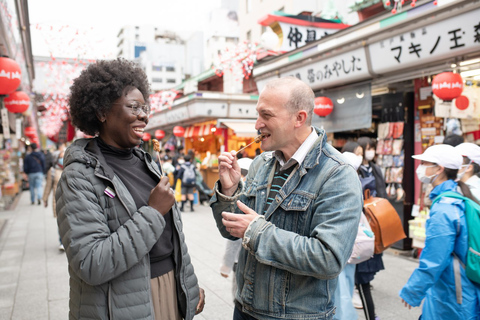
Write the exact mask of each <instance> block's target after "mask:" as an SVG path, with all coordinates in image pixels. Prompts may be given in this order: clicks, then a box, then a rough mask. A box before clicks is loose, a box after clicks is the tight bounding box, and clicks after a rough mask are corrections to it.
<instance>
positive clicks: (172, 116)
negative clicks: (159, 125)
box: [165, 107, 190, 123]
mask: <svg viewBox="0 0 480 320" xmlns="http://www.w3.org/2000/svg"><path fill="white" fill-rule="evenodd" d="M165 118H166V120H167V123H177V122H180V121H182V120H187V119H189V118H190V117H189V115H188V110H187V107H180V108H172V110H169V111H168V112H167V113H166V114H165Z"/></svg>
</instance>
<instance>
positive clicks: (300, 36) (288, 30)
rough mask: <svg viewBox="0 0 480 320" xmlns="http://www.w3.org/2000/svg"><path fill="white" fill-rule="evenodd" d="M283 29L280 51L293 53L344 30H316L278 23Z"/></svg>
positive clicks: (314, 28)
mask: <svg viewBox="0 0 480 320" xmlns="http://www.w3.org/2000/svg"><path fill="white" fill-rule="evenodd" d="M278 24H279V25H280V27H281V29H282V33H283V38H282V45H281V47H280V49H279V50H280V51H291V50H295V49H297V48H299V47H302V46H304V45H306V44H308V43H309V42H312V41H315V40H319V39H321V38H323V37H325V36H327V35H329V34H333V33H335V32H337V31H338V30H340V29H343V28H338V29H334V28H316V27H311V26H309V27H307V26H299V25H294V24H290V23H285V22H278Z"/></svg>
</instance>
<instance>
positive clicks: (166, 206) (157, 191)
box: [148, 176, 175, 216]
mask: <svg viewBox="0 0 480 320" xmlns="http://www.w3.org/2000/svg"><path fill="white" fill-rule="evenodd" d="M174 203H175V195H174V194H173V192H172V190H171V188H170V183H169V182H168V177H166V176H163V177H162V178H161V179H160V182H159V183H158V184H157V185H156V186H155V188H153V189H152V191H151V192H150V198H149V199H148V205H149V206H150V207H152V208H154V209H156V210H157V211H158V212H160V213H161V214H162V215H163V216H164V215H166V214H167V213H168V211H170V209H172V207H173V205H174Z"/></svg>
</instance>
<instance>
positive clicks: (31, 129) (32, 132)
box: [24, 127, 37, 137]
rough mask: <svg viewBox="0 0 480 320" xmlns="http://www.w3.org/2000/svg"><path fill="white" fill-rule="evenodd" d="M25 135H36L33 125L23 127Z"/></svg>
mask: <svg viewBox="0 0 480 320" xmlns="http://www.w3.org/2000/svg"><path fill="white" fill-rule="evenodd" d="M24 132H25V136H27V137H32V136H36V135H37V130H35V128H34V127H25V130H24Z"/></svg>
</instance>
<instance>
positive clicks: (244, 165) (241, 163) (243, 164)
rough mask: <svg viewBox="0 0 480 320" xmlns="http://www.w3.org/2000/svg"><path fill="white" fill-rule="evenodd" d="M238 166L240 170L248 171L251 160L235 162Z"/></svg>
mask: <svg viewBox="0 0 480 320" xmlns="http://www.w3.org/2000/svg"><path fill="white" fill-rule="evenodd" d="M237 162H238V165H239V166H240V169H244V170H247V171H248V168H250V165H251V164H252V162H253V160H252V159H250V158H241V159H238V160H237Z"/></svg>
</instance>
